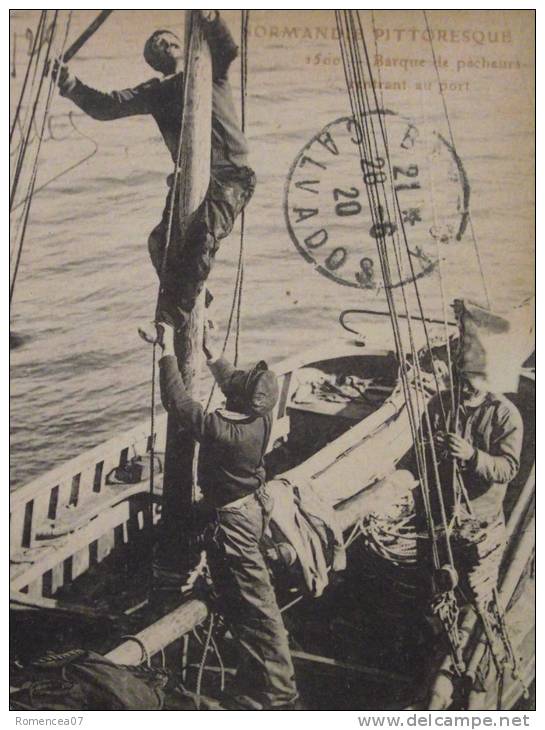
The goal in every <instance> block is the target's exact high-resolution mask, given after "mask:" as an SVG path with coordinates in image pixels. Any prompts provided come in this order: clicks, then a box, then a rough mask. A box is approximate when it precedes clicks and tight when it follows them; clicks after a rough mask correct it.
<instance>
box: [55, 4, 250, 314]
mask: <svg viewBox="0 0 545 730" xmlns="http://www.w3.org/2000/svg"><path fill="white" fill-rule="evenodd" d="M209 13H212V15H210V14H207V15H204V13H203V19H204V21H205V22H204V31H205V34H206V37H207V40H208V43H209V45H210V50H211V54H212V74H213V90H212V107H213V108H212V155H211V174H210V185H209V188H208V192H207V194H206V197H205V199H204V201H203V202H202V204H201V205H200V207H199V208H198V210H197V211H196V213H195V214H194V215H193V216H192V219H191V221H190V223H189V226H188V229H187V232H186V234H185V236H183V237H182V236H181V234H180V231H179V223H178V211H177V201H178V186H179V179H178V177H176V178H175V176H174V175H170V176H169V178H168V179H167V183H168V185H169V187H170V191H169V194H168V196H167V200H166V204H165V209H164V211H163V216H162V219H161V222H160V223H159V224H158V225H157V226H156V227H155V228H154V230H153V231H152V233H151V235H150V237H149V240H148V247H149V251H150V256H151V259H152V262H153V265H154V266H155V269H156V270H157V273H158V274H161V271H162V263H163V254H164V251H165V246H166V242H167V238H169V228H170V243H169V246H168V259H169V260H168V262H167V266H166V267H165V276H164V280H163V281H162V287H161V288H162V293H161V297H160V302H159V312H160V313H161V316H162V318H165V317H166V318H167V320H168V321H169V322H171V323H174V324H175V325H176V326H180V325H182V324H183V323H184V322H185V321H186V319H187V313H188V312H190V311H191V310H192V309H193V306H194V304H195V300H196V298H197V296H198V295H199V293H200V292H201V290H202V287H203V285H204V282H205V281H206V279H207V277H208V275H209V273H210V269H211V266H212V262H213V260H214V257H215V254H216V252H217V250H218V247H219V242H220V240H221V239H223V238H225V237H226V236H228V235H229V233H230V232H231V230H232V228H233V225H234V222H235V219H236V217H237V216H238V215H239V214H240V212H241V211H242V209H243V208H244V206H245V205H246V203H247V202H248V201H249V199H250V198H251V196H252V194H253V191H254V187H255V175H254V173H253V171H252V170H251V169H250V168H249V167H247V165H246V162H247V154H248V146H247V143H246V139H245V137H244V135H243V133H242V131H241V130H240V128H239V124H238V120H237V116H236V112H235V107H234V103H233V99H232V95H231V88H230V86H229V82H228V81H227V72H228V69H229V66H230V64H231V63H232V61H233V60H234V59H235V58H236V56H237V53H238V48H237V46H236V45H235V43H234V41H233V38H232V37H231V34H230V32H229V29H228V28H227V26H226V24H225V23H224V22H223V20H222V19H221V18H220V17H219V14H218V13H217V11H209ZM214 13H215V15H213V14H214ZM144 58H145V60H146V61H147V63H148V64H149V65H150V66H151V67H152V68H153V69H154V70H155V71H158V72H159V73H161V74H162V75H163V78H162V79H158V78H153V79H151V80H149V81H146V82H145V83H143V84H140V85H139V86H136V87H135V88H132V89H124V90H122V91H112V92H109V93H104V92H102V91H97V90H96V89H92V88H91V87H89V86H86V85H85V84H84V83H82V82H81V81H80V80H79V79H78V78H76V77H75V76H72V75H71V74H70V72H69V70H68V68H67V67H66V66H60V67H57V68H56V69H55V71H54V73H55V75H56V76H57V79H58V85H59V89H60V93H61V95H62V96H66V97H67V98H69V99H71V101H73V102H74V103H75V104H77V106H78V107H79V108H80V109H82V110H83V111H84V112H85V113H86V114H89V116H91V117H93V118H94V119H99V120H102V121H108V120H113V119H120V118H122V117H129V116H135V115H139V114H150V115H151V116H153V118H154V119H155V121H156V123H157V125H158V127H159V130H160V132H161V134H162V136H163V139H164V141H165V144H166V146H167V148H168V150H169V152H170V154H171V156H172V160H173V161H174V163H175V164H176V161H177V157H178V144H179V138H180V126H181V119H182V112H183V89H184V76H183V69H182V67H183V53H182V46H181V43H180V40H179V39H178V37H177V36H176V35H175V34H174V33H171V32H169V31H167V30H157V31H155V33H153V34H152V35H151V36H150V38H149V39H148V40H147V42H146V45H145V47H144ZM173 195H174V199H173V198H172V196H173ZM173 206H174V207H173ZM172 207H173V210H171V209H172ZM169 221H172V222H171V224H170V225H169Z"/></svg>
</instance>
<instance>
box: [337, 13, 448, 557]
mask: <svg viewBox="0 0 545 730" xmlns="http://www.w3.org/2000/svg"><path fill="white" fill-rule="evenodd" d="M335 15H336V20H337V28H338V32H339V38H340V41H341V56H342V60H343V68H344V71H345V77H346V81H347V87H348V93H349V99H350V103H351V107H352V112H353V115H354V118H355V120H356V122H357V123H358V124H359V127H360V130H361V131H362V132H363V133H364V134H363V136H362V138H360V137H359V136H358V138H357V139H358V147H359V151H360V160H361V161H362V170H363V169H364V167H363V164H364V163H365V161H366V160H367V159H368V155H367V150H369V151H371V155H369V157H371V158H372V157H375V158H376V159H377V163H376V165H377V166H379V161H382V160H383V158H381V157H380V156H379V155H378V151H375V153H374V155H373V154H372V150H371V146H372V144H371V136H370V129H369V127H370V125H371V126H372V124H373V121H372V115H371V114H369V115H368V117H370V120H369V122H370V124H368V123H367V121H366V120H365V119H364V117H365V108H366V107H367V109H370V103H369V98H368V95H367V92H366V85H365V84H364V82H363V74H362V69H361V59H360V62H359V63H358V58H357V44H356V40H355V30H354V29H355V26H354V24H353V22H352V23H351V22H349V21H350V19H351V16H349V15H348V14H347V12H346V11H344V22H345V26H346V28H345V27H343V22H342V21H343V16H342V15H341V13H340V12H339V11H336V14H335ZM362 90H363V93H364V94H365V97H366V98H364V97H363V96H362ZM351 91H353V92H354V93H351ZM373 131H374V130H373ZM365 137H366V139H365ZM375 139H376V138H375ZM365 142H366V143H367V145H366V146H367V149H366V146H365ZM375 146H376V145H375ZM383 164H384V163H383V162H382V165H380V167H382V166H383ZM374 188H375V186H374V185H366V191H367V194H368V197H369V207H370V211H371V217H372V220H373V224H374V230H375V231H376V232H377V235H376V239H377V248H378V252H379V260H380V265H381V269H382V274H383V279H384V284H385V294H386V298H387V302H388V308H389V311H390V318H391V323H392V329H393V334H394V340H395V343H396V350H397V352H398V357H399V360H400V363H401V372H400V374H401V381H402V386H403V390H404V394H405V401H406V404H407V412H408V416H409V423H410V427H411V432H412V435H413V442H414V444H415V455H416V459H417V468H418V472H419V476H420V482H421V484H424V483H425V482H426V465H425V458H424V454H423V452H422V451H421V446H420V443H419V440H418V424H419V422H420V418H418V417H417V415H416V414H415V412H414V404H413V400H412V398H411V393H410V386H409V383H408V379H407V373H406V372H405V366H404V363H405V360H406V358H405V354H404V347H403V341H402V338H401V333H400V329H399V323H398V321H397V313H396V306H395V301H394V297H393V290H392V287H391V275H390V269H389V263H388V254H387V250H386V243H385V235H384V232H385V229H386V225H387V224H385V223H384V218H383V216H382V219H381V220H380V221H379V220H378V217H377V212H378V213H381V212H382V213H383V207H382V206H381V205H379V201H378V186H377V189H376V190H375V189H374ZM383 195H384V204H385V207H386V210H387V213H388V203H387V198H386V191H385V188H384V186H383ZM389 220H390V216H389V215H388V221H389ZM389 227H390V232H391V229H392V227H393V226H392V225H391V224H389ZM372 230H373V229H372ZM411 349H412V350H413V352H414V344H413V343H412V337H411ZM424 492H425V490H424ZM423 498H424V504H425V508H426V514H427V515H428V518H429V519H431V506H430V505H429V500H428V499H427V495H426V493H424V494H423ZM433 555H434V562H439V557H438V554H437V546H436V542H435V540H433Z"/></svg>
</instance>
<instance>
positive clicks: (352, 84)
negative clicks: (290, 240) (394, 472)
mask: <svg viewBox="0 0 545 730" xmlns="http://www.w3.org/2000/svg"><path fill="white" fill-rule="evenodd" d="M335 17H336V21H337V28H338V31H339V37H340V39H341V56H342V59H343V68H344V72H345V78H346V82H347V87H348V93H349V100H350V104H351V107H352V111H353V114H354V118H355V120H356V122H357V123H358V124H359V126H360V131H361V132H364V131H368V130H367V127H366V125H365V124H364V121H363V115H362V111H361V99H356V97H355V94H353V93H352V90H353V89H356V91H357V90H358V85H357V83H356V81H355V76H354V74H355V71H354V68H353V67H351V66H350V63H349V59H348V51H347V50H346V48H345V45H346V43H347V42H349V41H346V40H345V33H344V29H343V26H342V22H341V15H340V13H338V12H336V14H335ZM345 20H346V18H345ZM347 32H348V33H349V28H348V26H347ZM357 101H359V102H360V106H359V107H358V111H359V116H358V113H357V111H356V106H357ZM357 142H358V148H359V150H360V158H361V160H364V159H366V153H365V150H364V139H362V138H360V137H359V136H358V137H357ZM366 189H367V193H368V196H369V198H370V208H371V216H372V218H373V219H374V203H373V200H372V191H371V189H370V188H369V187H367V188H366ZM377 245H378V249H379V259H380V264H381V268H382V271H383V278H384V280H385V283H386V284H388V282H389V274H388V268H387V261H386V260H385V256H384V251H383V249H382V247H381V240H380V237H378V239H377ZM385 293H386V297H387V301H388V306H389V309H390V313H391V324H392V329H393V335H394V341H395V343H396V349H397V351H398V356H399V360H400V367H401V373H400V374H401V383H402V388H403V390H404V395H405V402H406V405H407V414H408V418H409V424H410V427H411V432H412V434H413V441H414V444H415V456H416V461H417V468H418V472H419V476H420V478H421V480H422V483H424V481H425V474H424V473H423V472H424V471H425V460H424V463H422V461H423V455H422V453H421V452H420V447H419V441H418V438H417V427H416V419H415V414H414V412H413V403H412V398H411V395H410V386H409V384H408V381H407V377H406V373H405V370H404V368H405V357H404V355H403V343H402V339H401V335H400V332H399V325H398V323H397V318H396V313H395V303H394V302H393V297H392V291H391V289H390V288H388V287H387V288H386V290H385ZM425 496H426V495H425V494H424V499H425ZM432 540H433V541H434V540H435V535H434V533H432ZM434 547H435V545H434Z"/></svg>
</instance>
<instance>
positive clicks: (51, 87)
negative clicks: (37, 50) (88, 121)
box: [9, 10, 72, 305]
mask: <svg viewBox="0 0 545 730" xmlns="http://www.w3.org/2000/svg"><path fill="white" fill-rule="evenodd" d="M57 16H58V11H55V16H54V19H53V24H52V26H51V27H52V30H51V34H50V39H49V45H48V48H47V54H46V60H45V62H44V75H43V76H42V78H41V80H40V86H39V89H38V93H37V96H36V100H35V104H34V107H33V111H32V116H31V120H30V122H29V127H28V130H27V136H26V139H27V141H28V135H29V133H30V130H31V128H32V123H33V121H34V118H35V115H36V109H37V105H38V100H39V97H40V93H41V88H42V83H43V79H44V78H45V71H46V69H47V67H48V64H49V62H50V59H49V56H50V53H51V47H52V44H53V39H54V37H55V32H56V29H57ZM71 20H72V11H71V10H70V11H69V15H68V20H67V23H66V28H65V34H64V40H63V43H62V51H64V47H65V46H66V41H67V39H68V31H69V29H70V23H71ZM62 51H61V53H62ZM55 88H56V83H55V82H54V80H53V78H52V77H51V78H50V81H49V89H48V92H47V99H46V103H45V107H44V115H43V119H42V126H41V129H40V134H39V137H38V148H37V150H36V154H35V156H34V163H33V166H32V173H31V178H30V183H29V187H28V190H27V195H26V200H25V206H24V209H23V217H22V221H23V222H22V230H21V233H20V239H19V246H18V250H17V256H16V259H15V267H14V270H13V275H12V279H11V282H10V290H9V302H10V305H11V301H12V299H13V294H14V291H15V281H16V279H17V274H18V272H19V264H20V263H21V256H22V253H23V245H24V242H25V234H26V229H27V225H28V219H29V215H30V208H31V205H32V199H33V195H34V189H35V186H36V178H37V175H38V160H39V157H40V151H41V148H42V142H43V137H44V131H45V124H46V121H47V117H48V114H49V107H50V105H51V99H52V98H53V91H54V90H55ZM26 144H27V142H25V148H24V151H23V154H22V155H21V156H20V157H19V160H18V165H17V169H16V172H15V176H14V181H13V186H12V190H11V193H12V196H11V197H10V212H11V210H12V209H13V203H14V196H15V193H16V190H17V186H18V183H19V177H20V174H21V170H22V161H23V159H24V157H25V154H26ZM19 163H20V165H19ZM18 234H19V231H18Z"/></svg>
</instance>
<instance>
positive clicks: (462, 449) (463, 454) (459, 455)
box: [445, 433, 475, 461]
mask: <svg viewBox="0 0 545 730" xmlns="http://www.w3.org/2000/svg"><path fill="white" fill-rule="evenodd" d="M445 443H446V446H447V448H448V450H449V452H450V455H451V456H452V457H453V458H455V459H461V460H462V461H469V460H470V459H471V457H472V456H473V454H474V453H475V448H474V446H473V445H472V444H470V443H469V441H466V440H465V439H463V438H462V437H461V436H458V434H457V433H447V434H446V436H445Z"/></svg>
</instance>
